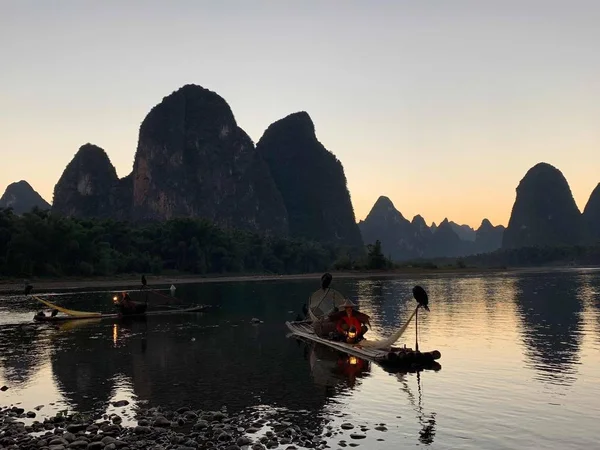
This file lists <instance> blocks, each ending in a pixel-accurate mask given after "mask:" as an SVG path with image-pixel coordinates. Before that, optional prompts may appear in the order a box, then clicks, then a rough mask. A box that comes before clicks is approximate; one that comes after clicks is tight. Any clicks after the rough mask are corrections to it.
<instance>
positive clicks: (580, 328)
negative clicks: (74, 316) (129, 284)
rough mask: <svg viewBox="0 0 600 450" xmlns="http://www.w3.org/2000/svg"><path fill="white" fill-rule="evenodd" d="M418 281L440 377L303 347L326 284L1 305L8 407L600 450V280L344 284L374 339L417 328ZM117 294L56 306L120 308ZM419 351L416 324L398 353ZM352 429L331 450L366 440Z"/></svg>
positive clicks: (389, 444)
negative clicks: (157, 311) (271, 418)
mask: <svg viewBox="0 0 600 450" xmlns="http://www.w3.org/2000/svg"><path fill="white" fill-rule="evenodd" d="M415 284H420V285H421V286H423V287H424V288H425V289H426V290H427V292H428V293H429V298H430V308H431V311H430V312H422V313H420V314H419V347H420V349H421V350H434V349H436V350H439V351H440V352H441V354H442V357H441V359H440V360H439V363H440V364H441V366H442V368H441V370H439V371H423V372H420V373H409V374H403V373H390V372H388V371H385V370H384V369H383V368H382V367H380V366H379V365H377V364H375V363H368V362H366V361H360V360H359V361H358V364H348V358H346V356H345V355H343V354H340V353H337V352H333V351H330V350H329V349H328V348H323V347H321V346H314V345H311V344H308V343H305V342H301V341H298V340H296V339H294V338H292V337H288V336H287V334H288V331H287V328H286V326H285V321H286V320H293V319H294V318H295V317H296V314H297V313H298V312H299V311H300V310H301V306H302V304H303V303H304V302H305V301H306V299H307V298H308V296H309V294H310V293H311V292H312V291H314V290H315V289H317V288H318V285H316V284H315V280H294V281H285V280H282V281H268V282H265V281H261V282H229V283H228V282H226V281H224V282H218V283H206V284H189V285H178V286H177V290H176V294H175V295H176V297H177V298H179V299H181V301H183V302H185V303H194V304H200V303H202V304H211V305H215V306H217V308H215V309H214V310H212V311H210V312H206V313H194V314H174V315H169V316H150V317H147V318H146V319H145V320H141V321H140V320H138V321H133V322H130V323H124V322H122V321H118V320H114V321H112V320H102V321H92V322H82V323H74V322H71V323H64V324H61V325H49V324H36V323H33V322H32V317H33V314H34V312H35V311H36V310H39V309H41V308H40V305H39V304H36V302H35V301H34V300H32V299H26V298H24V297H21V296H4V297H0V386H2V385H6V386H7V387H8V390H6V391H5V392H0V406H8V405H11V404H17V403H18V404H19V405H20V406H21V407H23V408H25V409H26V410H31V409H33V408H35V407H36V406H37V407H40V406H41V408H39V413H38V414H40V415H42V416H43V415H44V414H45V415H51V414H52V415H53V414H55V413H56V411H59V410H64V409H68V410H69V411H77V412H85V411H89V410H92V409H94V408H97V407H98V405H107V406H106V408H107V411H108V412H111V411H116V410H117V409H116V408H114V407H113V406H111V405H110V402H111V401H115V400H128V401H129V402H130V404H129V405H128V406H127V407H126V408H118V410H119V413H120V414H122V415H123V417H124V419H125V423H134V421H133V414H134V412H135V410H136V408H138V407H149V406H157V405H160V406H163V407H167V408H179V407H181V406H188V407H191V408H194V409H204V410H218V409H221V408H222V407H223V406H226V407H227V409H228V410H229V411H236V412H240V411H242V412H243V411H254V410H257V409H258V410H264V411H271V412H273V413H274V414H276V413H277V411H286V412H289V411H292V412H294V411H296V412H297V414H298V420H299V421H300V420H301V421H303V422H304V423H305V426H307V427H311V429H313V431H314V432H315V433H321V434H323V433H324V432H325V431H326V430H327V428H326V427H327V426H329V427H333V429H336V430H337V429H339V427H340V425H341V424H342V423H344V422H349V423H352V424H354V425H355V427H356V429H358V428H359V427H360V426H364V427H365V428H366V429H368V430H367V431H366V435H367V437H366V439H363V440H360V441H357V442H356V443H358V444H360V448H373V449H397V448H399V446H401V447H403V448H404V447H411V446H426V447H428V448H432V449H448V448H452V449H480V448H485V449H490V450H496V449H515V448H535V449H540V450H541V449H582V448H594V447H595V446H597V445H598V442H600V427H598V425H597V420H598V417H600V270H595V269H587V270H586V269H570V270H564V271H552V272H539V273H532V272H527V273H525V272H523V273H518V272H516V273H515V272H512V273H504V274H492V275H490V274H485V275H477V274H470V275H465V276H457V275H448V276H442V275H439V276H435V275H431V276H422V277H418V278H417V277H415V278H414V279H409V278H398V279H390V278H386V279H377V278H369V279H360V278H356V279H353V278H347V279H339V280H337V279H335V278H334V281H333V284H332V287H335V288H336V289H338V290H339V291H341V292H343V293H345V294H346V295H347V296H348V297H350V298H351V299H352V300H353V301H355V302H357V303H358V304H359V307H360V309H361V310H362V311H363V312H366V313H367V314H369V315H370V316H371V318H372V320H371V322H372V325H373V328H372V329H371V330H370V331H369V335H370V337H373V338H378V337H383V336H385V335H386V334H389V333H390V332H391V331H393V330H394V329H395V328H396V327H397V326H398V325H399V324H401V323H404V321H405V320H406V319H407V318H408V316H409V315H410V313H411V312H412V310H413V309H414V306H415V302H414V300H413V299H412V297H411V295H410V293H411V289H412V287H413V286H414V285H415ZM161 292H162V293H163V294H165V295H170V294H169V291H168V290H166V289H165V290H163V291H161ZM113 295H114V293H113V292H110V291H108V290H103V291H101V292H97V291H91V292H90V291H89V290H88V291H87V292H69V293H60V292H59V293H52V294H51V295H48V294H44V297H45V298H47V299H49V300H50V301H52V302H55V303H57V304H60V305H63V306H66V307H69V308H73V309H81V310H91V311H110V310H111V308H112V307H111V304H110V300H111V298H112V296H113ZM253 318H256V319H259V320H260V322H259V323H254V322H253V320H252V319H253ZM414 340H415V336H414V326H413V325H411V326H410V327H409V328H408V330H407V332H406V334H405V335H404V336H403V337H402V338H401V339H400V341H399V343H400V344H404V343H405V344H407V346H410V347H414ZM353 362H355V361H353ZM381 424H385V425H384V427H385V428H381ZM376 428H379V429H376ZM355 431H356V430H355ZM351 432H352V431H351V430H350V431H347V432H346V431H344V432H343V433H342V434H341V435H338V436H336V437H334V438H332V439H331V442H330V445H331V446H332V447H333V448H336V447H337V445H336V444H337V443H338V441H339V440H340V439H346V440H347V441H348V442H350V441H352V440H351V439H350V438H349V435H350V433H351ZM344 433H345V434H344ZM344 436H345V437H344Z"/></svg>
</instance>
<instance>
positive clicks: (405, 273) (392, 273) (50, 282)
mask: <svg viewBox="0 0 600 450" xmlns="http://www.w3.org/2000/svg"><path fill="white" fill-rule="evenodd" d="M579 268H581V267H579ZM573 269H576V268H574V267H536V268H464V269H458V268H448V269H443V268H439V269H423V268H402V269H395V270H388V271H341V272H336V271H330V272H331V274H332V275H333V278H334V280H335V279H339V278H402V277H413V276H432V275H433V276H435V275H474V274H494V273H511V272H547V271H555V270H573ZM599 270H600V268H599ZM321 275H322V273H321V272H319V273H303V274H296V275H269V274H250V275H222V276H218V275H211V276H200V275H184V274H182V275H172V276H171V275H156V276H155V275H151V274H147V275H146V277H147V279H148V285H150V286H164V285H166V286H170V285H171V284H173V285H175V286H177V285H179V284H199V283H218V282H221V283H224V282H226V283H233V282H255V281H283V280H285V281H293V280H313V279H314V280H319V279H320V278H321ZM140 276H141V275H137V276H136V275H119V276H114V277H95V278H84V277H79V278H75V277H64V278H30V279H29V280H28V282H29V283H30V284H32V285H33V286H34V288H35V290H36V291H37V292H40V291H52V290H61V291H68V290H78V289H89V288H135V287H138V286H140V285H141V282H140ZM317 284H318V283H317ZM24 286H25V283H24V280H18V279H14V278H13V279H5V280H2V279H0V293H3V294H8V293H19V292H21V291H22V290H23V288H24Z"/></svg>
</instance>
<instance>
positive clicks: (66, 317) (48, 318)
mask: <svg viewBox="0 0 600 450" xmlns="http://www.w3.org/2000/svg"><path fill="white" fill-rule="evenodd" d="M209 308H210V306H209V305H200V306H193V307H190V308H171V309H166V310H155V311H146V312H142V313H136V314H126V315H123V314H119V313H113V314H100V313H96V314H94V315H85V316H70V315H64V316H40V315H35V316H34V317H33V319H34V320H36V321H38V322H65V321H70V320H86V319H87V320H90V319H119V318H122V317H143V316H158V315H161V316H162V315H167V314H177V313H191V312H202V311H206V310H207V309H209ZM90 314H93V313H90Z"/></svg>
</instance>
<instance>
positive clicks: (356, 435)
mask: <svg viewBox="0 0 600 450" xmlns="http://www.w3.org/2000/svg"><path fill="white" fill-rule="evenodd" d="M350 437H351V438H352V439H364V438H366V437H367V436H365V435H364V434H360V433H352V434H351V435H350Z"/></svg>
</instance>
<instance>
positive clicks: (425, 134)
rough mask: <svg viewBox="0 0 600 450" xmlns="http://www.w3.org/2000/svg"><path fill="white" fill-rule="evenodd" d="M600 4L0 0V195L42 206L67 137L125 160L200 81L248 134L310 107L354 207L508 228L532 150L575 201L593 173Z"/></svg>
mask: <svg viewBox="0 0 600 450" xmlns="http://www.w3.org/2000/svg"><path fill="white" fill-rule="evenodd" d="M598 23H600V2H598V1H597V0H590V1H577V0H572V1H566V0H563V1H555V0H537V1H532V0H519V1H515V0H504V1H502V2H498V1H496V2H491V1H490V2H488V1H481V0H472V1H466V0H453V1H447V0H429V1H422V0H421V1H418V0H413V1H404V0H390V1H384V0H378V1H373V0H370V1H367V0H364V1H353V0H345V1H341V0H339V1H333V0H319V1H316V0H302V1H295V2H292V1H285V0H272V1H259V0H255V1H250V0H240V1H233V0H218V1H202V0H190V1H184V0H173V1H166V0H165V1H152V0H145V1H134V0H127V1H114V0H104V1H102V2H98V1H87V0H77V1H72V0H62V1H56V0H37V1H29V0H0V42H2V44H1V45H0V155H1V161H2V163H1V165H0V191H1V190H2V189H4V186H6V185H8V184H9V183H11V182H14V181H18V180H21V179H26V180H27V181H29V182H30V183H31V185H32V186H33V187H34V188H35V189H36V190H37V191H38V192H39V193H40V194H41V195H42V196H43V197H44V198H46V199H47V200H48V201H52V192H53V189H54V185H55V184H56V182H57V181H58V179H59V178H60V176H61V174H62V172H63V170H64V168H65V167H66V165H67V164H68V163H69V161H70V160H71V159H72V158H73V156H74V155H75V153H76V152H77V150H78V149H79V147H80V146H81V145H83V144H85V143H87V142H90V143H93V144H96V145H98V146H100V147H102V148H103V149H104V150H106V152H107V153H108V155H109V157H110V159H111V161H112V163H113V164H114V165H115V167H116V169H117V173H118V174H119V176H120V177H123V176H126V175H127V174H129V173H130V172H131V169H132V166H133V158H134V154H135V149H136V146H137V138H138V131H139V126H140V124H141V122H142V120H143V119H144V117H145V115H146V114H147V113H148V112H149V111H150V109H151V108H152V107H153V106H154V105H156V104H158V103H160V101H161V100H162V98H163V97H165V96H167V95H169V94H171V93H172V92H173V91H175V90H177V89H178V88H180V87H181V86H183V85H185V84H188V83H194V84H198V85H201V86H203V87H205V88H208V89H210V90H213V91H215V92H217V93H218V94H219V95H221V96H222V97H223V98H224V99H225V100H226V101H227V102H228V103H229V105H230V106H231V108H232V110H233V113H234V115H235V117H236V120H237V122H238V125H239V126H240V127H241V128H243V129H244V130H245V131H246V132H247V133H248V134H249V135H250V136H251V138H252V139H253V140H254V141H255V142H257V141H258V140H259V139H260V137H261V135H262V133H263V132H264V130H265V129H266V128H267V127H268V126H269V124H271V123H272V122H274V121H276V120H278V119H280V118H282V117H285V116H286V115H288V114H290V113H293V112H296V111H307V112H308V113H309V114H310V116H311V117H312V119H313V122H314V123H315V128H316V133H317V137H318V139H319V140H320V141H321V143H323V145H324V146H325V147H326V148H327V149H328V150H330V151H331V152H333V153H334V154H335V155H336V156H337V157H338V159H339V160H340V161H341V162H342V164H343V166H344V170H345V174H346V178H347V181H348V188H349V190H350V194H351V198H352V203H353V205H354V210H355V214H356V218H357V220H360V219H363V218H364V217H365V216H366V215H367V214H368V212H369V210H370V209H371V207H372V206H373V204H374V203H375V201H376V200H377V198H378V197H379V196H380V195H385V196H387V197H389V198H390V199H391V200H392V201H393V202H394V204H395V206H396V208H397V209H398V210H400V211H401V212H402V214H403V215H404V216H405V217H407V218H409V219H411V218H412V217H413V216H414V215H416V214H421V215H422V216H423V217H424V218H425V219H426V220H427V222H428V223H431V222H433V221H434V222H436V223H439V222H440V221H442V220H443V219H444V218H445V217H448V218H449V219H450V220H454V221H455V222H458V223H465V224H469V225H471V226H474V227H477V226H478V225H479V224H480V223H481V220H482V219H483V218H488V219H490V220H491V221H492V223H494V224H503V225H506V224H507V223H508V219H509V217H510V212H511V208H512V205H513V203H514V200H515V189H516V187H517V185H518V183H519V181H520V180H521V178H523V176H524V175H525V173H526V172H527V170H528V169H529V168H531V167H532V166H533V165H535V164H536V163H538V162H541V161H544V162H547V163H550V164H552V165H554V166H555V167H557V168H558V169H560V170H561V171H562V172H563V174H564V175H565V177H566V178H567V180H568V182H569V184H570V186H571V190H572V192H573V195H574V197H575V200H576V202H577V205H578V206H579V208H580V210H583V208H584V206H585V203H586V202H587V200H588V198H589V195H590V193H591V192H592V190H593V188H594V187H595V186H596V185H597V184H598V182H600V51H599V45H600V44H599V43H600V27H599V26H598Z"/></svg>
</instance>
